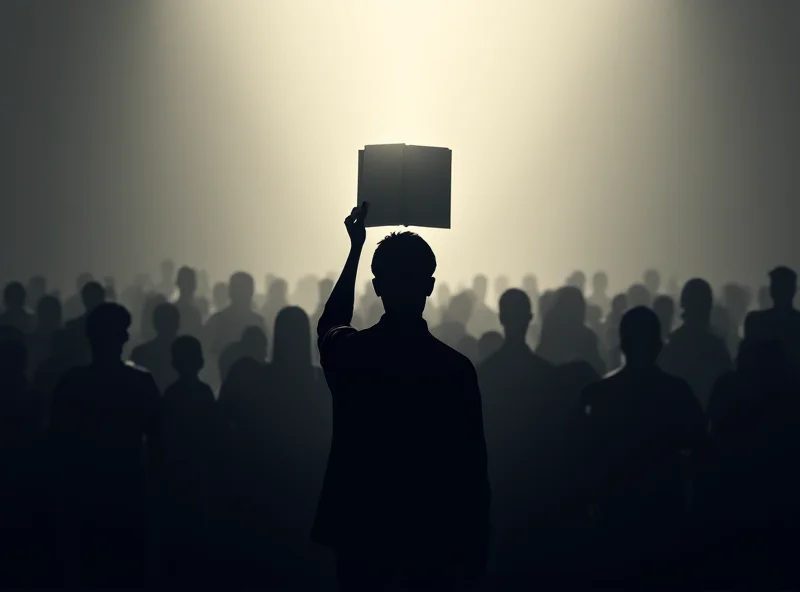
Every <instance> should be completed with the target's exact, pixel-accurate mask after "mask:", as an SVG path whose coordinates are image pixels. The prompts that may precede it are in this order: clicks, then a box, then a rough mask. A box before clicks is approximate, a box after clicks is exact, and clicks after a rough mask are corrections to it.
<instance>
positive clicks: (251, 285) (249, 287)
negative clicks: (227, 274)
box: [228, 271, 256, 309]
mask: <svg viewBox="0 0 800 592" xmlns="http://www.w3.org/2000/svg"><path fill="white" fill-rule="evenodd" d="M255 291H256V284H255V281H254V280H253V276H251V275H250V274H249V273H245V272H243V271H237V272H236V273H234V274H233V275H232V276H231V279H230V283H229V285H228V297H229V298H230V301H231V304H232V305H233V306H235V307H236V308H247V309H249V308H250V307H252V306H253V296H254V295H255Z"/></svg>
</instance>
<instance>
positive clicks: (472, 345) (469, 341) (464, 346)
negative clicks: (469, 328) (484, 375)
mask: <svg viewBox="0 0 800 592" xmlns="http://www.w3.org/2000/svg"><path fill="white" fill-rule="evenodd" d="M456 351H457V352H458V353H460V354H461V355H463V356H464V357H466V358H467V359H468V360H469V361H470V362H472V364H473V365H475V364H477V363H478V360H479V357H480V356H479V354H478V340H477V339H475V338H474V337H473V336H472V335H464V337H462V338H461V339H460V340H459V341H458V345H457V346H456Z"/></svg>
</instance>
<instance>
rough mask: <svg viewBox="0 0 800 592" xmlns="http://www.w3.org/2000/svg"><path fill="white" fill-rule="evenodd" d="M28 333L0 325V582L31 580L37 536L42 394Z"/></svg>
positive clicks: (13, 585) (25, 582) (17, 583)
mask: <svg viewBox="0 0 800 592" xmlns="http://www.w3.org/2000/svg"><path fill="white" fill-rule="evenodd" d="M27 362H28V361H27V349H26V347H25V336H24V334H23V333H22V332H21V331H20V330H18V329H16V328H14V327H7V326H6V327H0V496H2V497H1V498H0V499H1V500H2V504H0V519H1V520H2V525H3V526H2V530H0V546H2V549H3V555H2V559H0V568H2V569H1V570H0V583H1V584H2V585H3V587H4V588H7V589H12V588H17V587H19V586H21V585H25V586H27V585H28V582H30V581H31V579H30V578H31V576H30V574H29V573H28V572H29V569H30V561H31V560H32V559H33V558H32V557H31V553H34V552H35V550H34V548H33V547H32V543H33V539H34V537H35V536H36V535H37V534H38V533H33V532H31V531H30V526H31V524H30V518H31V512H32V510H33V508H31V507H30V503H29V502H30V500H29V499H28V493H29V480H30V475H31V473H32V472H33V471H34V470H35V468H34V467H32V466H31V464H30V463H31V461H32V456H31V451H32V446H33V444H34V440H35V437H36V435H37V430H38V428H39V422H38V406H39V401H40V398H39V397H38V396H37V395H36V394H35V393H33V392H32V391H31V390H30V389H29V387H28V381H27V378H26V375H25V371H26V368H27Z"/></svg>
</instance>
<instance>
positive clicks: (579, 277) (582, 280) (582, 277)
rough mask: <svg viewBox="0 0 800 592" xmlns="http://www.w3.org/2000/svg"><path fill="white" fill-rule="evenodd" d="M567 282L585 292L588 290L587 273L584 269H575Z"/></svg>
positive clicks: (569, 285) (568, 284) (571, 286)
mask: <svg viewBox="0 0 800 592" xmlns="http://www.w3.org/2000/svg"><path fill="white" fill-rule="evenodd" d="M565 283H566V285H567V287H570V288H577V289H578V290H580V291H581V292H582V293H583V292H585V291H586V274H585V273H583V272H582V271H574V272H572V275H570V276H569V277H568V278H567V281H566V282H565Z"/></svg>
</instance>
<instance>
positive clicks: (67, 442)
mask: <svg viewBox="0 0 800 592" xmlns="http://www.w3.org/2000/svg"><path fill="white" fill-rule="evenodd" d="M130 325H131V317H130V314H129V313H128V311H127V310H126V309H125V308H124V307H122V306H120V305H118V304H111V303H108V304H101V305H100V306H98V307H97V308H96V309H94V310H93V311H92V312H91V313H90V314H89V317H88V319H87V322H86V335H87V337H88V340H89V343H90V346H91V355H92V362H91V364H90V365H89V366H86V367H78V368H73V369H72V370H70V371H68V372H67V373H66V374H65V375H64V377H63V378H62V379H61V381H60V383H59V385H58V387H56V392H55V393H54V396H53V408H52V414H51V425H50V429H51V436H52V442H53V450H54V451H55V452H56V454H57V461H58V464H59V465H60V471H59V473H60V474H61V475H63V479H64V483H63V491H62V493H63V495H64V499H63V505H64V508H65V511H66V513H67V521H66V524H68V525H70V526H71V529H70V530H71V531H72V532H70V533H68V534H69V535H71V536H72V537H77V538H67V539H66V540H72V541H79V543H80V544H79V545H77V546H74V545H70V547H69V549H68V550H69V551H71V552H73V553H76V554H77V556H76V557H74V561H75V562H76V564H77V565H76V567H77V574H75V575H77V580H78V581H77V582H74V583H75V584H77V585H79V586H81V587H85V586H101V587H105V588H117V589H120V588H126V587H136V586H138V585H140V584H141V583H142V577H143V574H144V570H145V557H146V543H147V519H146V512H145V499H146V498H145V490H146V488H145V483H146V481H145V477H146V474H147V465H148V463H147V462H143V460H144V459H147V461H149V465H150V468H151V469H154V470H158V468H159V464H160V459H161V433H160V429H159V405H160V400H159V399H160V395H159V392H158V387H156V384H155V382H154V381H153V378H152V376H150V374H148V373H147V372H145V371H142V370H140V369H137V368H134V367H131V366H129V365H127V364H125V363H124V362H122V349H123V346H124V345H125V342H126V341H127V340H128V331H129V329H130ZM143 446H144V447H146V454H144V452H145V450H143Z"/></svg>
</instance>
